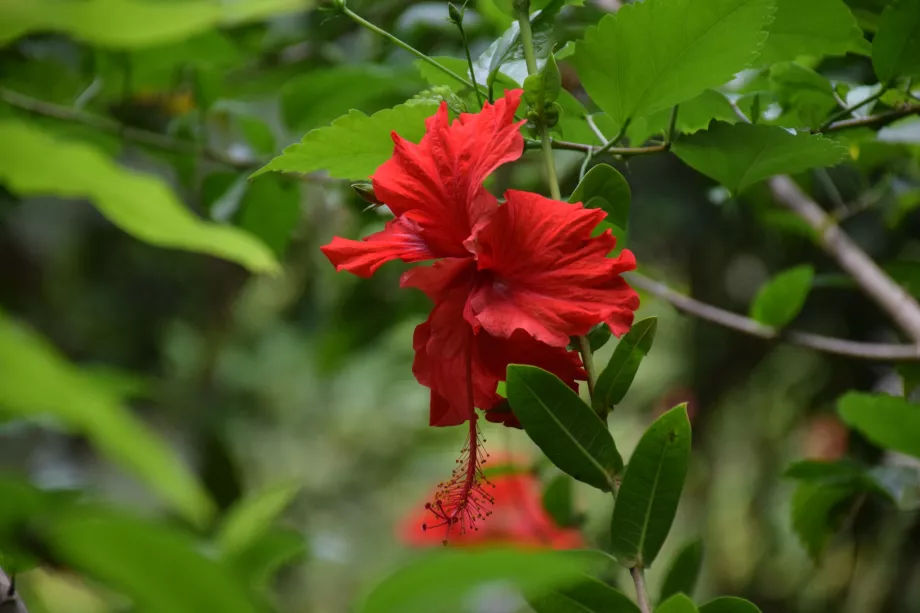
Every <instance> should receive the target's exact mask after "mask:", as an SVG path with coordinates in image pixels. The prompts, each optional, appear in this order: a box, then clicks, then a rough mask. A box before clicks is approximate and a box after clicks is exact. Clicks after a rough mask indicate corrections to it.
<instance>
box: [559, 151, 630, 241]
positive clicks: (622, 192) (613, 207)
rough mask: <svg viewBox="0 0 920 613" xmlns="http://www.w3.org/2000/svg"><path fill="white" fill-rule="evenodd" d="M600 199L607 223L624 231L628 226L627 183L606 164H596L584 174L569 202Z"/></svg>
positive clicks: (585, 202)
mask: <svg viewBox="0 0 920 613" xmlns="http://www.w3.org/2000/svg"><path fill="white" fill-rule="evenodd" d="M596 198H601V199H602V200H601V202H600V203H601V204H602V205H603V206H602V208H603V209H604V212H606V213H607V221H609V222H610V223H612V224H614V225H616V226H618V227H620V228H622V229H624V230H625V229H626V228H627V227H628V225H629V201H630V198H631V194H630V191H629V183H627V182H626V179H625V178H624V177H623V175H621V174H620V172H619V171H618V170H617V169H616V168H614V167H613V166H610V165H608V164H598V165H597V166H595V167H593V168H592V169H591V170H589V171H588V172H587V174H585V176H584V178H583V179H582V180H581V182H579V184H578V187H576V188H575V191H574V192H572V195H571V196H569V202H582V203H584V204H585V206H587V205H588V203H589V202H596V200H595V199H596Z"/></svg>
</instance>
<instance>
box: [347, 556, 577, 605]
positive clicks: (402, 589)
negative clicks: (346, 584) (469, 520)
mask: <svg viewBox="0 0 920 613" xmlns="http://www.w3.org/2000/svg"><path fill="white" fill-rule="evenodd" d="M589 567H590V564H589V563H588V561H587V560H585V559H582V558H580V557H578V556H574V555H567V553H566V552H548V551H541V552H527V551H521V550H505V549H491V550H482V551H459V550H457V551H454V550H442V551H440V552H437V553H432V554H430V555H426V556H422V557H421V558H419V559H418V560H416V561H415V562H413V563H412V564H410V565H409V566H407V567H405V568H403V569H401V570H399V571H397V572H396V573H395V574H393V575H391V576H390V577H389V578H387V579H385V580H384V581H383V582H382V583H380V584H379V585H378V586H377V587H376V588H374V590H373V591H372V592H371V593H370V595H369V596H368V598H367V600H366V601H365V603H364V606H363V607H361V608H360V609H359V610H360V611H361V612H362V613H446V612H453V611H456V610H457V609H458V608H459V605H460V603H462V602H463V600H464V598H465V597H468V596H469V595H471V593H472V592H473V591H474V590H475V589H476V588H480V587H482V586H487V585H490V584H506V585H507V584H510V585H513V586H514V587H516V588H518V589H520V590H521V591H523V592H526V593H528V594H535V595H538V594H539V592H541V591H544V590H547V591H548V590H551V589H554V588H556V587H563V586H566V585H572V584H574V583H576V582H578V581H579V580H580V579H582V578H583V576H584V573H585V572H586V571H587V570H588V568H589Z"/></svg>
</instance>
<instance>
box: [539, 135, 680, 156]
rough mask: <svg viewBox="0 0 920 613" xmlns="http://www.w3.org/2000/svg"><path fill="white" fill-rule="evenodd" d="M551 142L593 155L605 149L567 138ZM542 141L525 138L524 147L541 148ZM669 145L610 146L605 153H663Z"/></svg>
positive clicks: (633, 154) (565, 149) (562, 148)
mask: <svg viewBox="0 0 920 613" xmlns="http://www.w3.org/2000/svg"><path fill="white" fill-rule="evenodd" d="M550 143H551V144H552V146H553V149H559V150H562V151H579V152H581V153H590V154H592V155H594V154H596V153H598V152H600V151H601V149H603V147H595V146H594V145H585V144H583V143H573V142H569V141H565V140H555V139H553V140H551V141H550ZM540 146H541V145H540V141H538V140H529V139H528V140H525V141H524V148H525V149H539V148H540ZM668 148H669V147H668V145H666V144H664V143H662V144H660V145H649V146H648V147H610V148H608V149H607V150H606V151H604V153H609V154H610V155H621V156H623V157H630V156H635V155H648V154H650V153H661V152H663V151H667V150H668Z"/></svg>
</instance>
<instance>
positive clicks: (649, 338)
mask: <svg viewBox="0 0 920 613" xmlns="http://www.w3.org/2000/svg"><path fill="white" fill-rule="evenodd" d="M657 328H658V318H657V317H648V318H646V319H643V320H641V321H638V322H636V323H634V324H633V326H632V328H630V330H629V332H627V333H626V334H625V335H624V336H623V338H621V339H620V342H619V343H618V344H617V347H616V349H614V351H613V356H611V358H610V361H609V362H608V363H607V367H606V368H604V370H603V371H602V372H601V374H600V376H599V377H598V378H597V383H596V384H595V385H594V397H593V398H592V402H593V403H594V409H595V410H602V409H610V408H611V407H613V406H615V405H618V404H620V402H621V401H622V400H623V397H624V396H626V392H628V391H629V386H630V385H632V382H633V379H635V377H636V373H637V372H639V365H640V364H641V363H642V360H643V359H644V358H645V356H647V355H648V352H649V351H651V349H652V342H653V341H654V340H655V330H656V329H657Z"/></svg>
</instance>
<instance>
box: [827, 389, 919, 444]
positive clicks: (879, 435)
mask: <svg viewBox="0 0 920 613" xmlns="http://www.w3.org/2000/svg"><path fill="white" fill-rule="evenodd" d="M837 411H838V412H839V413H840V417H841V418H842V419H843V421H845V422H846V423H847V424H848V425H849V426H851V427H852V428H855V429H856V430H858V431H859V432H860V433H861V434H862V435H863V436H865V437H866V438H867V439H869V440H870V441H872V442H873V443H875V444H876V445H878V446H880V447H883V448H885V449H891V450H893V451H898V452H900V453H906V454H907V455H912V456H914V457H915V458H920V405H917V404H913V403H910V402H908V401H907V400H905V399H904V398H900V397H897V396H887V395H884V394H877V395H875V394H861V393H858V392H850V393H848V394H846V395H845V396H844V397H843V398H841V399H840V400H838V401H837Z"/></svg>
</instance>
